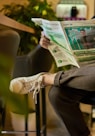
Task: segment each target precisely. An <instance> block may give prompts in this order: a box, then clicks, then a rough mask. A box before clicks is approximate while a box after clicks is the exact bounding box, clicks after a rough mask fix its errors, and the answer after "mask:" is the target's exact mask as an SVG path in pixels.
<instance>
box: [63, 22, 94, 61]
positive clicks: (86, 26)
mask: <svg viewBox="0 0 95 136" xmlns="http://www.w3.org/2000/svg"><path fill="white" fill-rule="evenodd" d="M68 23H69V22H68ZM94 23H95V21H94V20H89V21H83V22H82V21H80V22H79V21H78V22H72V23H71V24H70V25H65V26H64V30H65V34H66V37H67V39H68V43H69V45H70V46H71V48H72V50H73V52H74V55H75V56H76V57H77V60H78V61H79V62H86V61H87V62H88V61H93V60H95V24H94ZM63 25H64V24H63Z"/></svg>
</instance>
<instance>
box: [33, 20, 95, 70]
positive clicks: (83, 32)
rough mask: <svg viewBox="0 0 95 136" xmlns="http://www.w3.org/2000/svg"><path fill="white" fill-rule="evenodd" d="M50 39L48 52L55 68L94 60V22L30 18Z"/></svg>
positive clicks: (77, 65)
mask: <svg viewBox="0 0 95 136" xmlns="http://www.w3.org/2000/svg"><path fill="white" fill-rule="evenodd" d="M32 21H33V22H35V23H36V24H37V25H39V26H40V27H41V28H42V29H43V31H44V33H45V35H46V37H47V38H49V39H50V41H51V42H50V46H49V51H50V52H51V54H52V56H53V57H54V60H55V62H56V64H57V67H62V66H66V65H73V66H76V67H78V68H79V67H80V65H79V62H86V61H92V60H94V59H95V20H94V19H91V20H83V21H49V20H46V19H42V18H32Z"/></svg>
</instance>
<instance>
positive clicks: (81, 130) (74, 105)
mask: <svg viewBox="0 0 95 136" xmlns="http://www.w3.org/2000/svg"><path fill="white" fill-rule="evenodd" d="M85 95H86V94H85V93H84V94H83V93H82V92H81V91H80V90H75V89H72V88H65V87H64V88H60V87H55V86H53V87H52V88H51V90H50V92H49V99H50V102H51V104H52V105H53V107H54V109H55V111H56V113H57V114H58V115H59V116H60V117H61V119H62V121H63V122H64V123H65V125H66V128H67V130H68V131H69V133H70V135H71V136H88V135H89V134H90V131H89V129H88V127H87V125H86V123H85V121H84V118H83V115H82V113H81V111H80V109H79V101H80V100H81V99H82V98H83V97H85Z"/></svg>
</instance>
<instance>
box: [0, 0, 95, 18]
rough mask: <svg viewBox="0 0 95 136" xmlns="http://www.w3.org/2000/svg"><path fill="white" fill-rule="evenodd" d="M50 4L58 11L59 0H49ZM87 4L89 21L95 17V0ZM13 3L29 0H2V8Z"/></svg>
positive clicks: (0, 1)
mask: <svg viewBox="0 0 95 136" xmlns="http://www.w3.org/2000/svg"><path fill="white" fill-rule="evenodd" d="M47 1H48V2H49V3H52V5H53V9H54V10H55V9H56V4H57V3H58V2H59V0H47ZM84 1H85V3H86V4H87V7H88V15H87V19H90V18H91V17H92V16H93V15H94V6H95V5H94V0H84ZM11 2H16V3H19V4H23V3H24V4H25V3H26V2H27V0H16V1H14V0H0V8H1V7H2V5H3V4H8V3H11Z"/></svg>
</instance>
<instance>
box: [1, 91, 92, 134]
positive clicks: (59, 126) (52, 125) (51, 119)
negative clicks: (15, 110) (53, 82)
mask: <svg viewBox="0 0 95 136" xmlns="http://www.w3.org/2000/svg"><path fill="white" fill-rule="evenodd" d="M46 92H47V94H48V91H46ZM30 98H31V97H30ZM46 105H48V106H46V108H47V109H46V110H47V136H70V135H69V134H68V132H67V130H66V129H65V126H64V124H63V123H62V122H61V120H60V119H59V118H58V116H57V115H56V113H55V112H54V110H53V108H52V106H51V104H50V103H49V100H48V95H46ZM80 108H81V110H82V112H85V113H87V114H86V115H89V116H87V117H86V118H87V119H86V120H87V123H88V126H89V128H90V129H91V133H92V136H95V122H94V123H93V125H92V127H91V125H90V117H91V116H90V115H91V106H90V105H85V104H81V105H80ZM6 111H7V114H6V122H5V130H13V126H15V129H17V130H18V129H19V130H20V127H23V124H24V123H23V124H22V123H21V122H22V118H20V117H19V116H15V118H14V119H15V121H14V119H13V118H12V115H11V114H10V111H9V110H8V109H7V110H6ZM12 122H13V123H14V124H12ZM29 122H30V124H29V127H30V128H32V130H34V128H35V114H32V118H29ZM31 122H32V123H31ZM31 125H32V126H31ZM63 128H64V129H63ZM1 135H2V134H1ZM3 136H25V135H24V134H17V135H16V134H15V135H13V134H3ZM28 136H36V135H35V133H32V134H28Z"/></svg>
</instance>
